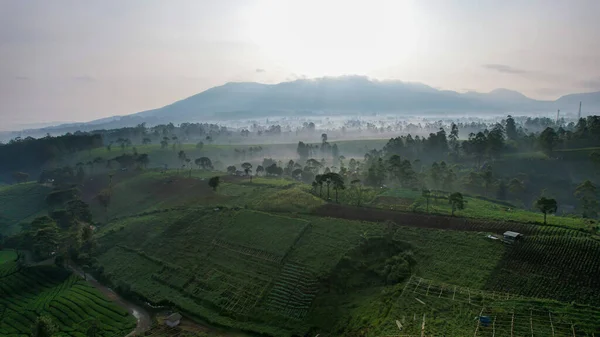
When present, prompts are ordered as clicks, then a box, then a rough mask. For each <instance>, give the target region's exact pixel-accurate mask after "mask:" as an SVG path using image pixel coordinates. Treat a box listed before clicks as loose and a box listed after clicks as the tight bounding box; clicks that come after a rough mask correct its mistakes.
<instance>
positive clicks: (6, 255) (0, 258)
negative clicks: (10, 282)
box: [0, 250, 17, 265]
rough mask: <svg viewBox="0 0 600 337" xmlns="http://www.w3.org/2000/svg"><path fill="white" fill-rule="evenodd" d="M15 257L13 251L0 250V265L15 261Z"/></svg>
mask: <svg viewBox="0 0 600 337" xmlns="http://www.w3.org/2000/svg"><path fill="white" fill-rule="evenodd" d="M16 259H17V254H16V253H15V252H14V251H12V250H0V265H1V264H3V263H8V262H11V261H15V260H16Z"/></svg>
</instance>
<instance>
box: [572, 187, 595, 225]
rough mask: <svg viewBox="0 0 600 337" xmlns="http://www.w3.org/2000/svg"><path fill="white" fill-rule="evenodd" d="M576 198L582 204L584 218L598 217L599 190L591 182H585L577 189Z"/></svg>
mask: <svg viewBox="0 0 600 337" xmlns="http://www.w3.org/2000/svg"><path fill="white" fill-rule="evenodd" d="M575 197H577V199H579V201H580V202H581V207H582V208H583V217H584V218H595V217H597V216H598V190H597V188H596V186H595V185H594V184H593V183H592V182H591V181H589V180H586V181H584V182H583V183H581V184H580V185H579V186H577V188H576V189H575Z"/></svg>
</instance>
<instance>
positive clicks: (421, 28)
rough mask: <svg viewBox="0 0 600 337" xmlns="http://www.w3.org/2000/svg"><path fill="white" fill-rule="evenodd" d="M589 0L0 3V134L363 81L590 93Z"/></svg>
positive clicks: (599, 53)
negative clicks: (306, 82)
mask: <svg viewBox="0 0 600 337" xmlns="http://www.w3.org/2000/svg"><path fill="white" fill-rule="evenodd" d="M599 12H600V2H598V1H586V0H576V1H554V0H546V1H541V0H539V1H535V0H532V1H487V0H486V1H460V0H457V1H444V0H423V1H411V0H406V1H400V0H397V1H393V0H390V1H384V0H376V1H341V0H340V1H338V0H333V1H313V0H310V1H261V0H256V1H251V0H249V1H196V0H189V1H141V0H132V1H113V0H111V1H67V0H60V1H45V0H34V1H11V0H2V1H0V55H2V62H1V63H0V129H11V128H21V127H23V126H24V125H26V124H31V123H34V122H35V123H38V122H39V123H41V122H55V121H89V120H93V119H97V118H102V117H107V116H113V115H126V114H131V113H135V112H139V111H143V110H147V109H153V108H158V107H161V106H164V105H167V104H170V103H172V102H174V101H176V100H179V99H182V98H185V97H188V96H190V95H193V94H196V93H199V92H201V91H203V90H206V89H208V88H211V87H214V86H218V85H222V84H224V83H226V82H232V81H235V82H238V81H252V82H261V83H279V82H282V81H291V80H295V79H299V78H316V77H323V76H339V75H345V74H358V75H365V76H368V77H370V78H374V79H379V80H389V79H393V80H401V81H409V82H422V83H425V84H427V85H430V86H432V87H435V88H438V89H444V90H454V91H458V92H465V91H479V92H489V91H491V90H493V89H496V88H508V89H511V90H517V91H519V92H522V93H523V94H525V95H527V96H529V97H532V98H536V99H552V100H553V99H556V98H558V97H560V96H561V95H565V94H569V93H579V92H591V91H598V90H600V63H599V61H598V60H599V59H600V39H598V32H599V31H600V23H598V20H597V18H596V15H597V13H599Z"/></svg>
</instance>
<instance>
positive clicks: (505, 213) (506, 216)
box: [373, 188, 590, 230]
mask: <svg viewBox="0 0 600 337" xmlns="http://www.w3.org/2000/svg"><path fill="white" fill-rule="evenodd" d="M381 197H385V198H381ZM390 197H391V198H397V199H390ZM382 199H383V200H382ZM408 200H413V203H412V204H411V205H410V206H409V205H407V201H408ZM464 200H465V201H466V203H465V209H463V210H456V211H455V213H454V215H455V216H458V217H467V218H477V219H489V220H498V221H507V220H508V221H516V222H523V223H537V224H541V223H543V221H544V215H543V214H542V213H539V212H532V211H528V210H524V209H520V208H517V207H510V206H507V205H503V204H501V203H495V202H492V201H488V200H483V199H480V198H476V197H470V196H465V197H464ZM373 206H376V207H382V208H386V209H398V210H407V211H418V212H426V210H427V200H426V199H425V198H424V197H422V196H421V192H416V191H413V190H410V189H399V188H394V189H388V190H386V191H385V192H383V193H382V194H381V195H380V197H378V198H376V199H375V202H374V203H373ZM429 212H430V213H437V214H446V215H450V214H452V206H451V205H450V204H449V203H448V201H447V200H446V199H438V200H436V199H434V198H430V199H429ZM547 222H548V224H549V225H555V226H561V227H568V228H573V229H586V230H587V229H589V227H590V224H589V220H586V219H582V218H574V217H563V216H556V215H548V219H547Z"/></svg>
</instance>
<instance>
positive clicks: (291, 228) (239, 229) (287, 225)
mask: <svg viewBox="0 0 600 337" xmlns="http://www.w3.org/2000/svg"><path fill="white" fill-rule="evenodd" d="M307 225H308V222H306V221H303V220H299V219H292V218H288V217H280V216H273V215H270V214H268V213H262V212H254V211H246V210H242V211H240V212H238V214H236V215H235V217H234V218H233V219H232V221H230V223H229V224H228V225H227V226H225V227H224V228H223V230H222V231H221V232H220V235H219V239H220V240H224V241H227V242H232V243H235V244H237V245H242V246H245V247H250V248H255V249H261V250H264V251H266V252H269V253H272V254H276V255H285V253H286V252H287V251H288V250H289V249H290V248H291V247H292V245H293V244H294V242H295V241H296V240H297V239H298V236H299V235H300V234H301V233H302V232H303V231H304V229H305V228H306V226H307Z"/></svg>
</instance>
